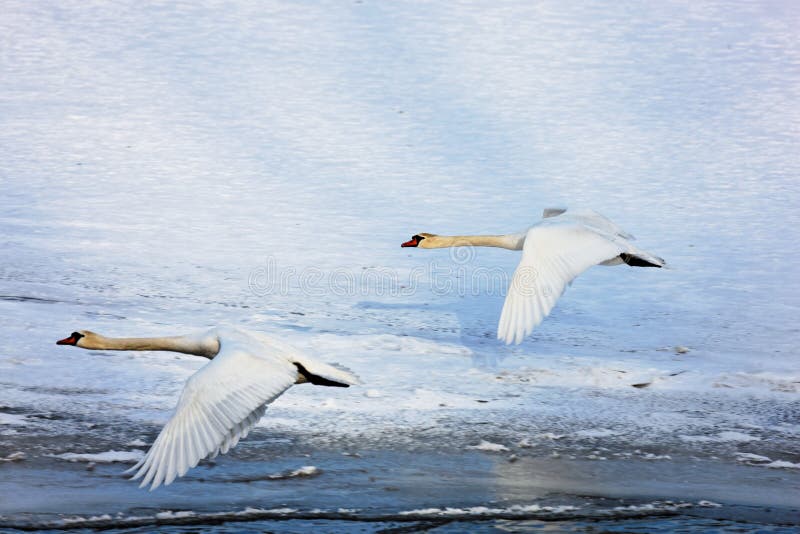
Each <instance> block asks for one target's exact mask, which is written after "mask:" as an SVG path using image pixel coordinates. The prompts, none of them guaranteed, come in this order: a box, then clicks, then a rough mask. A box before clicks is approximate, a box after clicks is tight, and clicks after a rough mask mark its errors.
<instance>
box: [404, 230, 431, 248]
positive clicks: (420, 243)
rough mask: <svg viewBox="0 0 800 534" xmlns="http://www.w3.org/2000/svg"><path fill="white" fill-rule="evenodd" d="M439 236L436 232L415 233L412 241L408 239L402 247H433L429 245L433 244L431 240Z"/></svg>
mask: <svg viewBox="0 0 800 534" xmlns="http://www.w3.org/2000/svg"><path fill="white" fill-rule="evenodd" d="M436 237H437V236H436V234H426V233H424V232H423V233H419V234H414V235H413V236H411V240H410V241H406V242H405V243H403V244H402V245H400V246H401V247H419V248H431V247H429V246H428V245H430V244H431V240H432V239H435V238H436ZM426 240H427V242H426Z"/></svg>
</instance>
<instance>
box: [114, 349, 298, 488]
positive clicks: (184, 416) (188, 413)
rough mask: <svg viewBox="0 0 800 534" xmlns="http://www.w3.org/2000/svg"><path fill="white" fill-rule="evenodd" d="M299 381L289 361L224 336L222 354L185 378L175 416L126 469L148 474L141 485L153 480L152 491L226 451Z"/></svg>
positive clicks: (140, 474) (137, 474)
mask: <svg viewBox="0 0 800 534" xmlns="http://www.w3.org/2000/svg"><path fill="white" fill-rule="evenodd" d="M296 379H297V368H296V367H295V366H294V365H293V364H292V363H291V362H290V361H288V360H286V359H283V358H279V357H272V356H270V355H262V354H261V353H258V354H254V353H253V352H251V350H249V347H247V346H246V344H241V343H237V342H236V341H234V342H229V341H227V340H224V341H223V342H222V347H221V350H220V352H219V354H218V355H217V356H216V357H215V358H214V359H213V360H211V362H209V363H208V364H207V365H206V366H205V367H203V368H201V369H200V370H199V371H198V372H196V373H195V374H194V375H192V376H191V377H190V378H189V380H188V381H187V382H186V385H185V386H184V388H183V393H181V397H180V400H179V401H178V406H177V407H176V408H175V413H174V414H173V416H172V418H171V419H170V420H169V421H168V422H167V424H166V425H165V426H164V428H163V429H162V430H161V433H160V434H159V435H158V438H156V441H155V442H154V443H153V446H152V447H150V450H149V451H148V452H147V454H146V455H145V457H144V458H142V460H141V461H139V463H137V464H136V465H135V466H133V467H132V468H131V469H129V470H128V471H129V472H130V471H136V474H135V475H134V476H133V479H138V478H141V477H144V478H143V480H142V482H141V485H140V487H144V486H146V485H148V484H151V488H150V489H151V490H154V489H156V488H157V487H158V486H160V485H161V484H162V483H163V484H170V483H171V482H172V481H173V480H175V478H176V477H179V476H183V475H184V474H186V472H187V471H188V470H189V469H191V468H192V467H194V466H196V465H197V464H198V462H199V461H200V460H202V459H204V458H207V457H209V456H210V457H214V456H216V455H217V454H219V453H220V452H221V453H223V454H225V453H226V452H228V450H229V449H230V448H231V447H234V446H235V445H236V444H237V443H238V442H239V440H240V439H242V438H244V437H246V436H247V434H248V433H249V432H250V430H251V429H252V428H253V426H254V425H255V424H256V423H257V422H258V420H259V419H261V417H262V416H263V415H264V412H265V411H266V409H267V405H268V404H269V403H270V402H272V401H273V400H275V398H277V397H278V396H280V395H281V394H282V393H283V392H284V391H286V390H287V389H288V388H289V387H291V385H292V384H294V383H295V380H296Z"/></svg>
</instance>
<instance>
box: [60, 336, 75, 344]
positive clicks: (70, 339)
mask: <svg viewBox="0 0 800 534" xmlns="http://www.w3.org/2000/svg"><path fill="white" fill-rule="evenodd" d="M77 344H78V338H76V337H75V336H69V337H65V338H64V339H59V340H58V341H56V345H77Z"/></svg>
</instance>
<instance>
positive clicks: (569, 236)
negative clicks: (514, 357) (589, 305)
mask: <svg viewBox="0 0 800 534" xmlns="http://www.w3.org/2000/svg"><path fill="white" fill-rule="evenodd" d="M631 238H632V236H630V234H627V233H626V232H624V231H623V230H622V229H620V228H619V227H618V226H616V225H615V224H614V223H612V222H611V221H609V220H608V219H606V218H605V217H603V216H602V215H600V214H598V213H595V212H576V213H571V212H566V213H564V214H563V215H558V216H552V217H549V218H546V219H543V220H542V221H541V222H539V223H538V224H536V225H535V226H533V227H531V228H530V230H528V233H527V235H526V237H525V244H524V245H523V252H522V261H520V263H519V266H517V269H516V271H515V272H514V276H513V277H512V279H511V285H510V287H509V288H508V294H507V295H506V300H505V304H504V305H503V312H502V314H501V315H500V324H499V325H498V328H497V337H498V339H502V340H503V341H505V342H506V343H507V344H510V343H520V342H521V341H522V339H523V338H524V337H525V336H527V335H528V334H530V333H531V332H532V331H533V329H534V328H535V327H536V326H537V325H538V324H539V323H541V322H542V320H543V319H544V318H545V317H547V315H548V314H549V313H550V311H551V310H552V309H553V306H555V303H556V301H557V300H558V298H559V297H560V296H561V295H562V294H563V293H564V290H565V289H566V287H567V284H569V283H571V282H572V281H573V280H574V279H575V277H577V276H578V275H579V274H581V273H582V272H583V271H585V270H586V269H588V268H589V267H591V266H592V265H597V264H600V263H604V262H608V264H613V263H615V262H616V258H617V257H618V256H619V255H620V253H622V252H635V253H638V252H640V251H638V249H636V248H635V247H633V245H632V244H630V243H628V239H631ZM644 254H646V253H644ZM648 256H649V255H648Z"/></svg>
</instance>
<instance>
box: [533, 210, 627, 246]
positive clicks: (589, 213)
mask: <svg viewBox="0 0 800 534" xmlns="http://www.w3.org/2000/svg"><path fill="white" fill-rule="evenodd" d="M551 217H558V219H559V221H563V222H573V223H576V224H582V225H584V226H586V227H587V228H591V229H593V230H596V231H598V232H599V233H601V234H608V235H609V237H610V236H614V237H615V238H622V239H627V240H635V239H636V238H635V237H633V235H632V234H630V233H628V232H626V231H625V230H623V229H622V228H620V227H619V226H617V224H616V223H615V222H614V221H612V220H611V219H609V218H608V217H606V216H605V215H601V214H600V213H597V212H596V211H594V210H589V209H580V210H567V209H565V208H547V209H545V210H544V213H543V214H542V218H544V219H548V218H551Z"/></svg>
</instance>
